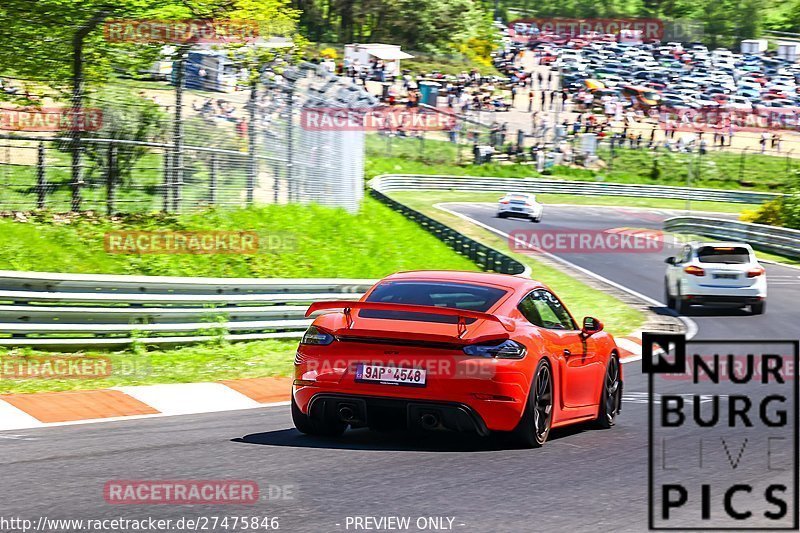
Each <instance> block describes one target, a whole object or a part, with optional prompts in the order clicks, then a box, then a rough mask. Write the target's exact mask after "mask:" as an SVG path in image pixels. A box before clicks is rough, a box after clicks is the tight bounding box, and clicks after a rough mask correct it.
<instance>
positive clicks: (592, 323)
mask: <svg viewBox="0 0 800 533" xmlns="http://www.w3.org/2000/svg"><path fill="white" fill-rule="evenodd" d="M600 331H603V323H602V322H600V321H599V320H597V319H596V318H594V317H591V316H587V317H585V318H584V319H583V328H581V333H583V334H584V335H585V336H587V337H588V336H590V335H594V334H595V333H598V332H600Z"/></svg>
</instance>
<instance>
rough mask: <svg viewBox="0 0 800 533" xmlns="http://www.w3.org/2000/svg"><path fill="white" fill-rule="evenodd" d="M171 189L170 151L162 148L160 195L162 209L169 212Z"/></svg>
mask: <svg viewBox="0 0 800 533" xmlns="http://www.w3.org/2000/svg"><path fill="white" fill-rule="evenodd" d="M171 190H172V153H170V152H169V151H168V150H164V184H163V185H162V187H161V196H162V198H163V200H164V206H163V208H162V211H164V212H165V213H169V199H170V194H171V192H170V191H171Z"/></svg>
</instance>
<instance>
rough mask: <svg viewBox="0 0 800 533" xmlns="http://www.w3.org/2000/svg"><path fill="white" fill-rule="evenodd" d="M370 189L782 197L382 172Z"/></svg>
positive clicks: (746, 199) (749, 199)
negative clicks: (383, 173)
mask: <svg viewBox="0 0 800 533" xmlns="http://www.w3.org/2000/svg"><path fill="white" fill-rule="evenodd" d="M371 186H372V189H373V190H377V191H378V192H380V193H383V194H387V193H390V192H392V191H407V190H439V191H444V190H456V191H459V190H460V191H476V192H480V191H485V192H498V193H505V192H527V193H556V194H576V195H582V196H633V197H645V198H672V199H679V200H687V199H688V200H695V201H703V200H707V201H718V202H733V203H748V204H759V203H763V202H766V201H769V200H774V199H775V198H777V197H779V196H781V195H780V194H776V193H766V192H747V191H731V190H725V189H700V188H693V187H692V188H689V187H675V186H670V185H635V184H628V183H605V182H591V181H572V180H554V179H542V178H492V177H488V178H487V177H466V176H439V175H420V174H385V175H382V176H377V177H376V178H374V179H373V180H372V182H371Z"/></svg>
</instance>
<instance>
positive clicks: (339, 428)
mask: <svg viewBox="0 0 800 533" xmlns="http://www.w3.org/2000/svg"><path fill="white" fill-rule="evenodd" d="M292 422H294V427H296V428H297V431H299V432H300V433H304V434H306V435H317V436H321V437H338V436H340V435H341V434H342V433H344V430H345V429H347V424H344V423H342V422H339V421H338V420H314V419H312V418H311V417H309V416H308V415H306V414H303V412H302V411H301V410H300V407H298V406H297V404H296V403H295V401H294V395H292Z"/></svg>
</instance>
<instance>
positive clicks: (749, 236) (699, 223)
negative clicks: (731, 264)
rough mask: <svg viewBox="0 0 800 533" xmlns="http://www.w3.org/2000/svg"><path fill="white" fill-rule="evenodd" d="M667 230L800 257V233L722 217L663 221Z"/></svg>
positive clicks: (679, 218)
mask: <svg viewBox="0 0 800 533" xmlns="http://www.w3.org/2000/svg"><path fill="white" fill-rule="evenodd" d="M664 229H665V230H668V231H674V232H676V233H692V234H697V235H705V236H708V237H714V238H716V239H725V240H731V241H742V242H746V243H749V244H750V245H751V246H752V247H753V248H756V249H759V250H763V251H765V252H772V253H776V254H780V255H784V256H787V257H795V258H797V257H800V231H798V230H793V229H788V228H779V227H775V226H766V225H764V224H751V223H748V222H737V221H735V220H725V219H722V218H709V217H691V216H682V217H673V218H669V219H667V220H665V221H664Z"/></svg>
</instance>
